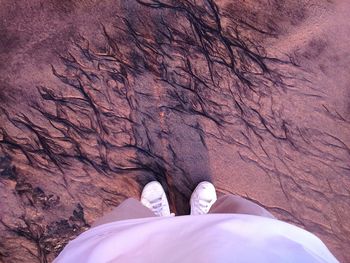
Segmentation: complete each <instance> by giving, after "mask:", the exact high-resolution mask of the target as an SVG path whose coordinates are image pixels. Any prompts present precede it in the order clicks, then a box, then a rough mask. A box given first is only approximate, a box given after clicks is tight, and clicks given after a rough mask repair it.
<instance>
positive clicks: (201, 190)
mask: <svg viewBox="0 0 350 263" xmlns="http://www.w3.org/2000/svg"><path fill="white" fill-rule="evenodd" d="M190 206H191V212H190V215H185V216H174V214H171V212H170V209H169V203H168V200H167V197H166V193H165V191H164V189H163V187H162V185H161V184H160V183H159V182H156V181H153V182H150V183H148V184H147V185H146V186H145V187H144V189H143V191H142V194H141V201H140V202H139V201H137V200H136V199H132V198H129V199H127V200H125V201H124V202H122V203H121V204H120V205H119V206H118V207H117V208H115V209H114V210H113V211H112V212H110V213H109V214H107V215H105V216H103V217H102V218H101V219H99V220H97V221H96V222H95V223H94V224H93V226H92V228H91V229H89V230H88V231H86V232H85V233H82V234H81V235H80V236H78V237H77V238H76V239H75V240H73V241H71V242H69V244H68V245H67V246H66V247H65V248H64V249H63V251H62V252H61V253H60V254H59V255H58V257H57V258H56V259H55V261H54V262H55V263H69V262H74V263H77V262H79V263H82V262H84V263H88V262H91V263H100V262H101V263H102V262H119V263H123V262H128V263H129V262H130V263H134V262H135V263H136V262H145V263H148V262H152V263H157V262H168V263H169V262H170V263H172V262H174V263H175V262H237V263H243V262H244V263H247V262H269V263H274V262H293V263H304V262H308V263H312V262H315V263H316V262H329V263H330V262H338V261H337V259H336V258H335V257H334V256H333V255H332V253H331V252H330V251H329V250H328V249H327V247H326V246H325V245H324V243H323V242H322V241H321V240H320V239H319V238H317V237H316V236H315V235H313V234H311V233H309V232H307V231H306V230H303V229H301V228H299V227H296V226H293V225H291V224H288V223H285V222H282V221H279V220H277V219H276V218H275V217H274V216H273V215H272V214H271V213H269V212H268V211H267V210H265V209H264V208H262V207H261V206H259V205H257V204H255V203H253V202H251V201H248V200H246V199H244V198H242V197H239V196H235V195H224V196H221V197H219V198H217V195H216V190H215V187H214V185H213V184H211V183H209V182H201V183H200V184H199V185H198V186H197V187H196V189H195V190H194V192H193V193H192V196H191V199H190Z"/></svg>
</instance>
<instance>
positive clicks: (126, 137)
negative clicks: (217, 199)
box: [0, 0, 350, 262]
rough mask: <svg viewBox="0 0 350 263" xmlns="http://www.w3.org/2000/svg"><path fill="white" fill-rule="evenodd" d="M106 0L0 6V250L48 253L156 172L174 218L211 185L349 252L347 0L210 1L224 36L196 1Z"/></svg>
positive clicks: (341, 254) (34, 258) (7, 257)
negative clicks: (201, 187)
mask: <svg viewBox="0 0 350 263" xmlns="http://www.w3.org/2000/svg"><path fill="white" fill-rule="evenodd" d="M113 2H117V1H110V0H104V1H94V0H86V1H62V0H51V1H40V0H32V1H21V2H18V3H14V2H13V1H10V0H5V1H2V3H1V9H0V17H1V20H0V21H1V22H0V198H1V200H2V202H0V211H1V214H0V219H1V221H0V261H1V262H23V261H25V262H50V261H52V259H53V258H54V257H55V255H57V253H59V252H60V251H61V250H62V248H63V247H64V245H65V244H66V243H67V242H68V240H70V239H72V238H74V237H75V236H77V235H78V234H79V233H81V232H82V231H84V230H86V229H87V228H88V227H89V225H90V224H91V223H92V222H93V221H94V220H95V219H96V218H98V217H99V216H101V215H102V214H103V213H105V212H107V211H110V210H111V209H112V208H113V207H115V206H116V205H118V204H119V203H120V202H121V201H122V200H124V199H125V198H127V197H136V198H138V196H139V194H140V190H141V188H142V186H143V185H144V184H145V183H146V182H148V181H150V180H154V179H156V180H159V181H160V182H161V183H162V184H163V186H164V187H165V188H166V190H167V192H168V194H169V197H170V201H171V206H172V209H173V210H174V211H177V213H178V214H185V213H187V212H188V209H189V207H188V203H187V202H188V198H189V196H190V194H191V191H192V190H193V189H194V187H195V186H196V184H197V183H198V182H200V181H202V180H211V181H213V182H214V184H215V185H216V187H217V189H218V191H219V192H220V193H234V194H239V195H241V196H244V197H246V198H248V199H250V200H253V201H255V202H257V203H259V204H260V205H262V206H264V207H266V208H267V209H268V210H269V211H271V212H272V213H273V214H274V215H275V216H276V217H277V218H279V219H281V220H285V221H287V222H291V223H293V224H296V225H298V226H301V227H303V228H305V229H307V230H309V231H311V232H312V233H314V234H316V235H317V236H319V237H320V238H321V239H322V240H323V241H324V242H325V243H326V245H327V246H328V247H329V248H330V250H331V251H332V252H333V253H334V254H335V255H336V256H337V258H338V259H339V260H340V261H341V262H350V254H349V253H347V251H350V220H349V219H350V192H349V189H350V166H349V163H350V158H349V157H350V148H349V145H350V129H349V128H350V119H349V117H348V116H349V114H350V105H349V97H350V93H349V89H348V85H349V84H350V73H349V70H348V65H349V62H350V47H349V45H348V43H350V17H349V15H348V14H349V13H350V2H348V1H346V0H342V1H326V0H324V1H321V0H319V1H316V0H311V1H307V0H298V1H277V0H273V1H271V0H265V1H260V4H257V3H256V1H238V0H237V1H236V2H234V1H216V2H217V4H218V8H219V11H218V13H219V15H220V19H221V27H222V28H221V31H220V29H218V27H217V25H216V24H215V18H214V17H215V16H214V15H213V9H212V7H211V6H210V5H204V4H201V3H203V1H196V2H197V5H189V4H187V5H186V8H187V11H186V12H187V13H186V12H185V11H184V12H182V13H181V12H179V13H176V12H173V11H169V10H163V9H152V8H149V7H142V6H141V5H140V4H137V2H136V1H121V2H122V3H121V4H115V3H113ZM164 2H165V1H164ZM167 2H168V3H170V2H171V1H167ZM178 2H179V3H180V2H181V3H185V2H186V1H178ZM188 2H191V1H188ZM193 2H194V1H193ZM204 2H205V1H204ZM209 2H210V1H209ZM232 2H233V4H232ZM288 2H289V3H288ZM199 14H200V15H199ZM197 15H198V16H197ZM123 17H124V18H125V20H123V19H122V18H123ZM196 19H197V20H196ZM198 21H199V22H201V23H202V24H200V23H198ZM203 23H204V24H206V25H208V27H206V28H205V27H201V26H202V25H203ZM194 24H195V25H197V26H198V28H200V29H201V30H202V31H201V30H199V31H195V29H193V28H194V27H193V25H194ZM234 25H235V26H236V27H235V26H234ZM191 26H192V27H191ZM191 28H192V29H191ZM198 28H197V29H198ZM208 28H210V29H211V30H212V31H210V30H209V29H208ZM235 29H237V30H238V31H237V34H238V35H239V36H240V37H239V38H238V39H237V38H236V35H235ZM176 30H178V31H176ZM191 30H193V31H191ZM205 30H207V31H205ZM204 31H205V32H206V34H203V35H200V34H201V33H203V32H204ZM219 33H220V34H219ZM200 36H202V38H201V37H200ZM169 39H171V41H170V40H169ZM232 39H235V40H240V41H242V42H239V41H238V42H235V43H236V44H237V45H238V46H239V45H241V43H243V42H244V43H245V44H246V45H247V46H240V48H236V47H235V48H233V49H232V50H233V51H232V52H233V57H234V58H235V63H234V66H232V65H233V64H231V67H235V69H237V70H236V71H235V72H233V71H232V70H229V67H228V64H229V62H232V60H230V59H229V55H230V52H229V51H228V49H227V46H225V43H227V42H225V41H226V40H227V41H231V40H232ZM201 40H202V41H201ZM248 40H250V41H251V42H249V41H248ZM245 47H246V48H247V49H249V50H250V51H252V52H255V53H254V54H258V53H257V52H256V50H263V49H264V50H265V52H266V54H268V56H269V57H273V58H278V59H280V60H281V61H276V60H264V59H263V60H259V59H261V57H259V56H257V60H255V62H254V60H253V59H251V58H249V56H247V49H245ZM255 48H256V49H255ZM204 51H205V52H204ZM240 52H241V53H240ZM261 52H262V51H261ZM164 54H169V56H166V55H164ZM205 54H206V55H207V57H206V56H205ZM260 55H262V53H260ZM239 57H242V58H241V59H240V58H239ZM289 58H290V59H291V62H294V65H292V64H293V63H290V64H286V63H283V62H282V60H283V61H287V60H288V59H289ZM215 59H217V60H219V59H222V60H221V62H222V63H221V64H220V65H219V63H217V62H216V63H214V62H213V61H214V60H215ZM208 60H209V61H211V62H212V63H213V64H212V65H211V66H208V65H209V64H210V62H209V63H208ZM247 61H248V62H247ZM261 61H263V63H266V65H267V66H268V67H269V68H270V70H271V71H269V72H266V71H265V70H263V66H261V65H260V66H259V62H261ZM225 63H226V64H225ZM246 63H247V64H246ZM256 71H258V72H259V73H261V74H259V75H258V74H253V73H254V72H256ZM237 72H238V73H237ZM240 72H243V73H240ZM240 74H241V75H240ZM238 75H239V77H238ZM245 78H246V79H248V80H250V81H251V82H252V85H250V84H247V82H246V83H245V84H244V79H245Z"/></svg>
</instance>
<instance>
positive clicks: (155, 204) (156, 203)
mask: <svg viewBox="0 0 350 263" xmlns="http://www.w3.org/2000/svg"><path fill="white" fill-rule="evenodd" d="M151 206H152V211H153V212H154V213H155V214H156V215H161V214H162V210H163V207H164V206H165V205H164V204H163V202H162V198H161V197H160V198H157V199H155V200H153V201H152V202H151Z"/></svg>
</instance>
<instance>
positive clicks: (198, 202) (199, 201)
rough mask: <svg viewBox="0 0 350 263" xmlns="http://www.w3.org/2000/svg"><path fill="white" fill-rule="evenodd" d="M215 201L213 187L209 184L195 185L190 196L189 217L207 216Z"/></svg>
mask: <svg viewBox="0 0 350 263" xmlns="http://www.w3.org/2000/svg"><path fill="white" fill-rule="evenodd" d="M216 199H217V197H216V191H215V187H214V185H213V184H212V183H209V182H201V183H200V184H199V185H197V187H196V189H195V190H194V191H193V193H192V196H191V200H190V205H191V215H203V214H207V213H208V212H209V209H210V207H211V206H212V205H213V204H214V203H215V201H216Z"/></svg>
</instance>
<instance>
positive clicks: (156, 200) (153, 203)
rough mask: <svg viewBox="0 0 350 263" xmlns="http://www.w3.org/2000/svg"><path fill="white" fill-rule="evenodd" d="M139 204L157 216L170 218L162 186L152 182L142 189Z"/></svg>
mask: <svg viewBox="0 0 350 263" xmlns="http://www.w3.org/2000/svg"><path fill="white" fill-rule="evenodd" d="M141 203H142V204H143V205H144V206H145V207H148V208H149V209H151V210H152V212H153V213H154V214H155V215H157V216H170V209H169V203H168V199H167V197H166V194H165V191H164V189H163V187H162V185H161V184H160V183H159V182H157V181H153V182H150V183H148V184H146V186H145V187H144V188H143V190H142V194H141Z"/></svg>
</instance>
